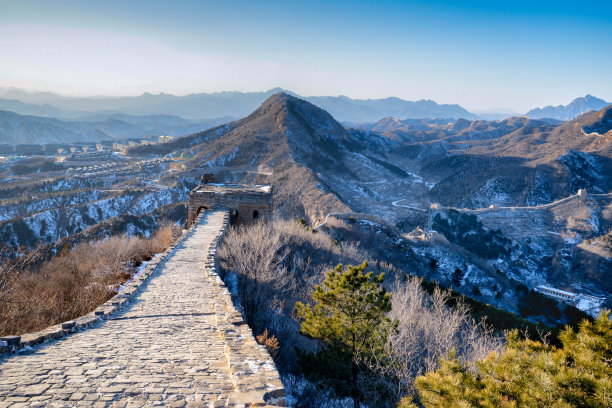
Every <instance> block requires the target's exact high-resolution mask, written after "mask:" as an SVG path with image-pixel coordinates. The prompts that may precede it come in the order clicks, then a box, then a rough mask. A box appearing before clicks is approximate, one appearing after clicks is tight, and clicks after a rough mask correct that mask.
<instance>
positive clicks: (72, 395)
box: [0, 211, 233, 408]
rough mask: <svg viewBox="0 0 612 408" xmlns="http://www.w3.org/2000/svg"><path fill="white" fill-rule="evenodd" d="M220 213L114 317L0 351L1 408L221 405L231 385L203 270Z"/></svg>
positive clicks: (207, 220)
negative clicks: (28, 345)
mask: <svg viewBox="0 0 612 408" xmlns="http://www.w3.org/2000/svg"><path fill="white" fill-rule="evenodd" d="M223 214H224V213H223V211H212V212H209V213H207V214H206V215H205V217H206V218H205V219H204V220H203V221H202V222H201V223H200V224H199V225H197V226H194V228H195V230H194V232H193V234H192V235H191V236H190V237H188V238H187V239H186V240H184V241H183V243H182V244H181V245H180V246H179V247H178V248H177V249H176V251H175V252H174V253H173V254H171V255H169V256H168V257H167V258H166V260H165V261H164V262H165V265H163V267H162V268H160V269H158V271H157V272H156V275H154V276H153V277H152V279H151V280H150V281H149V282H147V283H145V285H144V287H143V288H142V289H141V290H140V292H138V293H137V294H135V296H134V297H133V298H132V300H131V301H130V304H129V305H127V306H126V307H125V308H124V309H123V310H122V311H121V312H119V313H117V314H116V315H115V316H114V317H113V318H111V319H109V320H105V321H103V322H100V323H98V324H97V325H96V326H94V327H91V328H88V329H86V330H84V331H81V332H77V333H73V334H71V335H68V336H66V337H63V338H61V339H59V340H57V341H53V342H50V343H46V344H42V345H40V346H36V347H34V348H33V349H32V350H29V351H24V352H21V353H19V354H13V355H9V356H5V357H0V408H2V407H7V406H10V407H21V406H50V407H56V406H84V407H85V406H87V407H89V406H94V407H98V406H99V407H106V406H116V407H124V406H134V407H136V406H170V407H182V406H203V407H209V406H215V407H216V406H225V402H224V401H226V400H227V396H228V395H229V394H230V393H231V392H232V390H233V385H232V381H231V378H230V373H229V372H228V362H227V356H226V354H225V351H224V347H225V342H224V340H223V338H222V337H221V336H220V335H219V334H218V333H217V332H216V329H215V326H216V323H215V315H214V311H213V306H212V304H213V301H214V299H213V298H214V296H207V295H206V294H207V293H214V291H213V290H212V288H211V283H209V280H208V279H205V277H204V275H203V272H202V265H203V264H204V260H205V257H206V254H207V252H208V248H209V246H210V245H211V243H212V242H213V239H214V237H215V235H216V234H217V233H218V232H219V230H220V229H221V227H222V224H223Z"/></svg>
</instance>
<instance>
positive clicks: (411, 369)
mask: <svg viewBox="0 0 612 408" xmlns="http://www.w3.org/2000/svg"><path fill="white" fill-rule="evenodd" d="M392 293H393V298H392V310H391V313H390V317H391V319H397V320H398V321H399V325H398V330H397V332H396V334H395V335H393V336H392V338H391V344H392V345H393V355H394V359H395V364H393V365H392V367H393V369H394V370H395V373H394V374H395V376H396V377H397V379H398V381H399V383H400V384H401V385H400V386H399V388H400V389H404V390H406V391H411V390H412V387H413V381H414V379H415V378H416V377H417V376H418V375H421V374H423V373H425V372H427V371H431V370H435V369H437V367H438V361H439V359H440V357H442V356H445V355H446V354H447V353H448V352H449V351H450V350H452V349H454V350H455V352H456V353H457V355H458V356H459V358H460V359H461V360H463V361H464V362H466V363H468V365H471V364H473V362H474V361H476V360H477V359H478V358H482V357H484V356H486V355H488V354H489V353H491V352H495V351H500V350H501V349H502V347H503V343H502V337H501V336H495V335H493V333H492V331H491V329H489V328H488V327H487V326H486V324H485V323H484V322H483V321H481V322H476V321H475V320H474V319H473V318H472V317H471V316H470V314H469V308H468V306H467V305H466V304H465V303H463V302H460V301H459V302H457V304H456V305H455V306H454V307H452V308H451V307H449V306H448V305H447V303H448V300H449V297H450V296H451V293H450V292H449V291H442V290H440V289H439V288H436V289H435V290H434V292H433V294H431V295H430V294H429V293H427V292H426V291H425V290H424V289H423V288H422V286H421V279H420V278H416V277H409V278H408V279H407V280H406V282H401V283H400V282H395V284H394V285H393V289H392Z"/></svg>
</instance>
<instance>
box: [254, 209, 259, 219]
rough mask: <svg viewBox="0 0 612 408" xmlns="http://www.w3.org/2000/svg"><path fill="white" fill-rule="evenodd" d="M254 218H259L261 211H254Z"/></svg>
mask: <svg viewBox="0 0 612 408" xmlns="http://www.w3.org/2000/svg"><path fill="white" fill-rule="evenodd" d="M253 218H259V211H257V210H255V211H253Z"/></svg>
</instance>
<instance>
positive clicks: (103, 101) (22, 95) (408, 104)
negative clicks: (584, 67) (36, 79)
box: [0, 88, 607, 123]
mask: <svg viewBox="0 0 612 408" xmlns="http://www.w3.org/2000/svg"><path fill="white" fill-rule="evenodd" d="M281 91H282V92H285V93H288V94H290V95H293V96H298V95H296V94H293V93H291V92H287V91H283V90H282V89H280V88H274V89H270V90H268V91H265V92H218V93H197V94H189V95H185V96H175V95H171V94H165V93H160V94H156V95H153V94H150V93H144V94H142V95H140V96H135V97H106V96H94V97H65V96H60V95H57V94H53V93H50V92H26V91H23V90H19V89H0V110H6V111H11V112H15V113H18V114H20V115H32V116H46V117H49V116H50V117H57V118H60V119H73V120H75V119H78V120H83V119H89V117H90V116H92V115H93V114H101V113H102V114H114V113H121V114H129V115H140V116H142V115H145V116H147V115H172V116H179V117H181V118H185V119H187V120H196V121H199V120H202V119H206V120H207V121H210V119H218V118H225V119H226V121H227V120H228V118H230V117H231V118H240V117H244V116H247V115H248V114H250V113H251V112H252V111H253V110H255V109H257V107H258V106H259V105H260V104H261V103H263V101H265V100H266V99H267V98H268V97H269V96H271V95H272V94H275V93H278V92H281ZM300 98H301V99H304V100H307V101H309V102H311V103H313V104H315V105H316V106H318V107H320V108H322V109H324V110H326V111H327V112H329V113H330V114H331V115H332V116H333V117H334V118H335V119H336V120H338V121H340V122H346V123H374V122H377V121H379V120H381V119H382V118H385V117H393V118H396V119H400V120H404V119H422V118H449V119H460V118H463V119H469V120H471V119H473V118H481V119H496V120H497V119H505V118H507V117H510V116H512V115H511V112H509V111H503V110H499V111H496V112H492V113H486V112H484V113H480V114H475V113H472V112H469V111H468V110H466V109H465V108H463V107H461V106H459V105H456V104H438V103H436V102H434V101H431V100H420V101H414V102H413V101H406V100H403V99H400V98H395V97H389V98H384V99H351V98H349V97H346V96H311V97H300ZM606 104H607V103H606V102H605V101H603V100H601V99H598V98H594V97H592V96H590V95H587V96H586V97H584V98H578V99H576V100H574V101H572V102H571V103H570V104H569V105H567V106H566V107H564V106H558V107H546V108H543V109H534V110H532V111H530V112H528V113H527V115H526V116H529V117H532V118H544V117H546V118H552V119H559V120H568V119H572V118H574V117H576V116H578V115H579V114H581V113H583V112H586V111H589V110H598V109H601V108H602V107H603V106H605V105H606Z"/></svg>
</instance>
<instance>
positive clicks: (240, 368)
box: [196, 213, 285, 407]
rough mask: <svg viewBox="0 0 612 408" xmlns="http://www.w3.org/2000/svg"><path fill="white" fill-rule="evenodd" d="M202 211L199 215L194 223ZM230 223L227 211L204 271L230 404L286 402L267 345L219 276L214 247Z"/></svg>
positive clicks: (281, 404) (215, 248)
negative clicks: (222, 348)
mask: <svg viewBox="0 0 612 408" xmlns="http://www.w3.org/2000/svg"><path fill="white" fill-rule="evenodd" d="M200 217H201V215H199V216H198V220H196V224H197V222H198V221H199V218H200ZM229 224H230V215H229V213H228V214H227V215H226V216H225V219H224V225H223V228H222V229H221V231H220V232H219V235H218V236H217V237H216V239H215V241H214V243H213V244H212V245H211V246H210V248H209V252H208V256H207V261H206V263H205V265H204V275H205V276H206V277H207V278H208V279H209V280H210V282H211V283H212V284H213V286H214V287H215V293H214V294H212V295H213V296H214V299H215V301H214V312H215V319H216V323H217V331H218V332H219V334H220V335H221V336H222V337H223V339H224V340H225V354H226V356H227V360H228V365H229V371H230V375H231V378H232V381H233V383H234V389H235V392H234V394H232V395H230V398H229V405H230V406H234V404H236V405H239V404H241V403H246V404H248V405H247V406H262V405H272V406H281V407H283V406H285V389H284V388H283V384H282V382H281V379H280V375H279V373H278V371H277V370H276V366H275V364H274V361H273V360H272V357H271V356H270V354H269V353H268V351H267V350H266V348H265V347H264V346H262V345H260V344H258V343H257V341H256V340H255V337H254V336H253V333H252V331H251V329H250V328H249V326H248V325H247V324H246V322H245V321H244V319H243V318H242V315H241V314H240V312H238V311H237V310H236V308H235V307H234V303H233V301H232V297H231V294H230V292H229V290H228V288H227V287H226V286H225V283H224V282H223V280H222V279H221V277H220V276H219V262H218V260H217V255H216V254H217V247H218V246H219V244H220V242H221V240H222V238H223V235H224V233H225V231H226V229H227V227H228V226H229Z"/></svg>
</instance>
